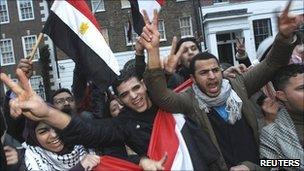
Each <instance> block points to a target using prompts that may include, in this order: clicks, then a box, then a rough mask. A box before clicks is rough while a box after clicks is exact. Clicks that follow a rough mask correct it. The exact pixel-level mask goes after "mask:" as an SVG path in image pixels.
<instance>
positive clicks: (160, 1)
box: [156, 0, 165, 6]
mask: <svg viewBox="0 0 304 171" xmlns="http://www.w3.org/2000/svg"><path fill="white" fill-rule="evenodd" d="M156 2H158V3H159V4H160V6H163V5H164V3H165V0H156Z"/></svg>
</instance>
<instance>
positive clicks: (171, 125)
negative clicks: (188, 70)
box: [148, 79, 192, 170]
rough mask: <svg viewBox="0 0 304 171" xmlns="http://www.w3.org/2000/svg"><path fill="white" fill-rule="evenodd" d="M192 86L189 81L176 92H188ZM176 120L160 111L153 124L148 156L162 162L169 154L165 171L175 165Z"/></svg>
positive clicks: (177, 142) (176, 147)
mask: <svg viewBox="0 0 304 171" xmlns="http://www.w3.org/2000/svg"><path fill="white" fill-rule="evenodd" d="M191 85H192V80H191V79H188V80H186V81H185V82H184V83H182V84H181V85H180V86H178V87H177V88H175V89H174V91H175V92H181V91H184V90H186V89H187V88H188V87H190V86H191ZM175 124H176V123H175V119H174V117H173V115H172V113H168V112H166V111H163V110H159V111H158V113H157V115H156V117H155V120H154V124H153V130H152V135H151V139H150V144H149V149H148V156H149V158H150V159H153V160H160V159H161V158H162V157H163V156H164V154H165V153H166V152H167V155H168V157H167V161H166V163H165V165H164V167H165V170H170V169H171V166H172V164H173V161H174V158H175V155H176V152H177V149H178V146H179V141H178V138H177V135H176V134H175Z"/></svg>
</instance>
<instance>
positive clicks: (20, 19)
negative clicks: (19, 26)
mask: <svg viewBox="0 0 304 171" xmlns="http://www.w3.org/2000/svg"><path fill="white" fill-rule="evenodd" d="M27 1H30V3H31V9H32V13H33V17H32V18H26V19H22V13H21V9H20V0H17V8H18V17H19V21H29V20H35V13H34V5H33V0H27Z"/></svg>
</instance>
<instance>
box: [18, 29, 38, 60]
mask: <svg viewBox="0 0 304 171" xmlns="http://www.w3.org/2000/svg"><path fill="white" fill-rule="evenodd" d="M28 37H35V43H34V45H35V44H36V42H37V35H35V34H32V35H27V36H22V37H21V39H22V48H23V55H24V57H26V56H27V55H28V54H27V52H26V50H27V49H26V48H25V39H26V38H28ZM34 45H33V46H34ZM33 46H32V47H31V49H32V48H33ZM35 55H37V56H38V57H37V58H35V57H34V58H33V61H38V60H39V59H40V54H39V50H37V51H36V53H35Z"/></svg>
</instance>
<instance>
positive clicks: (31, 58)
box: [26, 33, 43, 61]
mask: <svg viewBox="0 0 304 171" xmlns="http://www.w3.org/2000/svg"><path fill="white" fill-rule="evenodd" d="M42 38H43V33H40V34H39V36H38V39H37V41H36V44H35V45H34V46H33V48H32V51H31V53H30V55H29V56H27V57H26V58H27V59H28V60H30V61H31V60H33V58H34V55H35V53H36V51H37V48H38V46H39V44H40V42H41V40H42Z"/></svg>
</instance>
